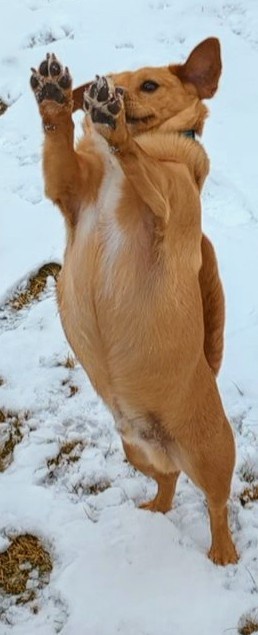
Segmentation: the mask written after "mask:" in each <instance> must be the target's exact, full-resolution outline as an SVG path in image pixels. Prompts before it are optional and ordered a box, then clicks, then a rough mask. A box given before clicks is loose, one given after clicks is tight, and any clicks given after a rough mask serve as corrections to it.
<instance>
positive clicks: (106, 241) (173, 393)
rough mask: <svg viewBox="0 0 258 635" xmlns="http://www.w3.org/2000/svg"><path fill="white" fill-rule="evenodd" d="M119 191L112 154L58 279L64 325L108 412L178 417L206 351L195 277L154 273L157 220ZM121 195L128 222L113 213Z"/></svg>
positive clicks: (121, 188)
mask: <svg viewBox="0 0 258 635" xmlns="http://www.w3.org/2000/svg"><path fill="white" fill-rule="evenodd" d="M125 185H126V182H125V177H124V174H123V173H122V170H121V168H120V166H119V165H118V163H117V160H116V159H115V158H114V157H112V161H111V163H110V164H109V166H108V168H107V171H106V174H105V177H104V180H103V184H102V186H101V189H100V193H99V197H98V200H97V202H96V203H95V204H94V205H91V206H88V208H86V209H82V210H81V214H80V219H79V222H78V225H77V227H76V230H75V236H74V239H73V242H71V244H68V246H67V250H66V255H65V262H64V267H63V271H62V274H61V277H60V282H59V307H60V314H61V319H62V323H63V327H64V330H65V333H66V336H67V339H68V341H69V342H70V344H71V346H72V348H73V350H74V352H75V354H76V356H77V357H78V359H79V361H80V363H81V364H82V366H83V367H84V369H85V370H86V372H87V374H88V376H89V378H90V380H91V382H92V384H93V386H94V388H95V389H96V391H97V392H98V393H99V394H100V396H101V397H102V399H103V400H104V401H105V402H106V404H107V405H108V406H109V407H110V409H111V410H114V402H115V401H116V399H119V398H120V397H123V398H124V399H125V400H126V402H127V403H130V405H131V406H133V407H135V408H136V409H138V411H142V409H144V408H146V409H147V410H148V411H154V412H157V411H158V412H161V408H162V407H163V406H164V408H165V409H166V410H167V411H170V412H171V403H173V408H174V410H177V411H178V408H179V407H180V408H181V409H182V407H183V404H184V401H187V395H186V392H185V388H184V387H185V386H187V390H188V391H189V389H188V384H189V377H190V376H191V375H192V374H193V369H194V368H195V367H196V364H197V360H198V358H199V356H200V351H201V350H202V346H203V318H202V306H201V298H200V292H199V285H198V280H197V278H196V282H195V283H194V284H195V287H196V288H195V287H194V284H193V280H192V278H191V279H190V280H189V281H188V280H186V281H185V278H184V272H183V273H182V269H183V268H184V264H183V259H182V264H181V263H180V267H181V270H180V271H177V270H176V269H174V270H172V271H170V270H169V271H168V273H167V272H166V277H165V273H164V271H165V269H164V268H161V271H160V270H159V266H158V264H157V266H156V264H155V260H154V258H153V253H152V243H153V241H152V231H153V222H152V220H150V215H148V213H147V212H146V209H145V208H144V207H143V210H142V209H141V208H139V205H141V204H142V203H141V202H139V200H137V201H136V200H135V193H134V192H133V191H131V190H130V191H129V190H128V191H127V190H125ZM128 187H129V186H128ZM121 197H124V199H123V201H122V202H123V204H124V205H125V209H126V225H123V224H121V222H120V217H119V214H118V209H119V205H120V203H121ZM124 201H127V202H126V203H124ZM128 201H129V203H130V204H129V203H128ZM136 203H138V207H137V213H134V204H135V205H136ZM141 211H142V212H143V213H141ZM132 219H133V220H132ZM151 219H152V217H151ZM133 222H134V224H133V229H132V223H133ZM187 258H189V255H188V254H187ZM180 276H182V279H183V284H181V278H180ZM197 287H198V290H197ZM193 305H195V306H194V310H192V307H193ZM182 341H184V347H182Z"/></svg>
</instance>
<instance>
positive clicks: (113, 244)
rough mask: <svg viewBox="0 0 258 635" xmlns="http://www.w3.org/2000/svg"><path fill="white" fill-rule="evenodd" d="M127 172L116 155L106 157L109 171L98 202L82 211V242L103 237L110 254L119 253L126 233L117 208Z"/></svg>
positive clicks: (80, 240) (79, 237)
mask: <svg viewBox="0 0 258 635" xmlns="http://www.w3.org/2000/svg"><path fill="white" fill-rule="evenodd" d="M124 179H125V177H124V174H123V172H122V169H121V167H120V165H119V163H118V161H117V159H116V158H115V157H113V156H112V155H110V154H109V155H107V157H105V173H104V177H103V179H102V183H101V186H100V188H99V192H98V196H97V199H96V201H95V202H94V203H92V204H90V205H88V206H86V207H85V206H84V207H83V208H82V209H81V212H80V220H79V224H78V230H77V239H79V242H82V243H85V242H86V243H87V242H88V241H90V240H92V239H94V236H95V235H96V234H97V238H99V239H102V241H103V242H104V243H105V247H106V249H107V250H108V251H110V253H111V254H112V253H113V252H116V251H117V249H118V248H119V245H120V244H121V242H122V240H123V233H122V230H121V227H120V226H119V223H118V220H117V209H118V206H119V204H120V202H121V198H122V190H123V182H124Z"/></svg>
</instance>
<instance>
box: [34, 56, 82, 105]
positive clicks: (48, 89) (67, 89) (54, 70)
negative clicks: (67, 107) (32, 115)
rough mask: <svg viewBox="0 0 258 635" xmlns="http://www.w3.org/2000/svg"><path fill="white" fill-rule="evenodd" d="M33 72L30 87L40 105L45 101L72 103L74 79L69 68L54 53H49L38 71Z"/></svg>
mask: <svg viewBox="0 0 258 635" xmlns="http://www.w3.org/2000/svg"><path fill="white" fill-rule="evenodd" d="M31 70H32V75H31V78H30V85H31V88H32V90H33V92H34V95H35V97H36V100H37V102H38V103H39V104H42V102H43V101H45V100H48V101H52V102H53V101H54V102H56V103H58V104H66V103H67V102H68V101H70V99H71V86H72V78H71V75H70V73H69V70H68V68H67V66H66V67H65V68H64V67H63V66H62V65H61V64H60V62H59V61H58V60H57V58H56V56H55V55H54V53H51V54H50V53H47V57H46V59H45V60H43V62H41V64H40V66H39V68H38V70H36V69H35V68H32V69H31Z"/></svg>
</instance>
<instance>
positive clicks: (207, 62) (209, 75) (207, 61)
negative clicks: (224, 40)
mask: <svg viewBox="0 0 258 635" xmlns="http://www.w3.org/2000/svg"><path fill="white" fill-rule="evenodd" d="M221 69H222V64H221V56H220V43H219V40H218V39H217V38H215V37H209V38H207V40H204V41H203V42H201V43H200V44H198V46H196V47H195V48H194V50H193V51H192V53H191V54H190V55H189V57H188V59H187V60H186V62H185V64H182V65H181V64H179V65H178V66H176V67H173V66H172V67H171V71H172V72H175V73H176V75H177V76H178V77H179V79H180V80H181V81H182V82H184V83H191V84H194V86H195V88H196V89H197V93H198V96H199V97H200V99H210V98H211V97H213V95H214V93H215V92H216V90H217V88H218V83H219V78H220V75H221Z"/></svg>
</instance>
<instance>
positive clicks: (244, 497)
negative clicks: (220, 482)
mask: <svg viewBox="0 0 258 635" xmlns="http://www.w3.org/2000/svg"><path fill="white" fill-rule="evenodd" d="M254 501H258V484H254V485H252V486H251V487H246V488H245V489H244V491H243V492H242V494H240V502H241V505H243V507H244V506H245V505H247V503H252V502H254Z"/></svg>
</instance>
